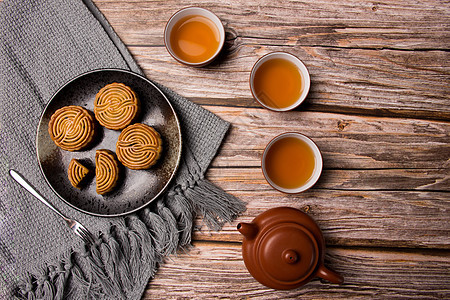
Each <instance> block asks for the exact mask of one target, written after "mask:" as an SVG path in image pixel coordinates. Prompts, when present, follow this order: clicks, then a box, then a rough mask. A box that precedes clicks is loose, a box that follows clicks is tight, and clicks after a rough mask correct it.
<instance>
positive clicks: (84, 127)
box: [48, 105, 95, 151]
mask: <svg viewBox="0 0 450 300" xmlns="http://www.w3.org/2000/svg"><path fill="white" fill-rule="evenodd" d="M48 133H49V134H50V138H51V139H52V141H53V142H54V143H55V144H56V146H58V147H60V148H61V149H63V150H66V151H78V150H82V149H84V148H86V147H87V146H88V145H89V144H90V143H91V142H92V140H93V139H94V135H95V123H94V118H93V117H92V115H91V113H90V112H89V111H88V110H86V109H84V108H83V107H81V106H75V105H70V106H64V107H62V108H60V109H58V110H57V111H55V112H54V113H53V115H52V116H51V118H50V122H49V123H48Z"/></svg>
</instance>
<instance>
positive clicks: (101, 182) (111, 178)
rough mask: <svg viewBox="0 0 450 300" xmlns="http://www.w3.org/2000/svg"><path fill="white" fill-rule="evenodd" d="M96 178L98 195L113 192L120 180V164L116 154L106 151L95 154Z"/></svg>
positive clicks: (102, 150)
mask: <svg viewBox="0 0 450 300" xmlns="http://www.w3.org/2000/svg"><path fill="white" fill-rule="evenodd" d="M95 178H96V186H97V194H100V195H104V194H106V193H109V192H111V191H112V190H113V189H114V188H115V186H116V184H117V180H119V163H118V162H117V159H116V156H115V155H114V152H112V151H110V150H106V149H101V150H97V151H96V152H95Z"/></svg>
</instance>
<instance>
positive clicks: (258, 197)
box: [194, 181, 450, 249]
mask: <svg viewBox="0 0 450 300" xmlns="http://www.w3.org/2000/svg"><path fill="white" fill-rule="evenodd" d="M246 182H247V181H244V182H243V183H241V184H242V185H245V184H246ZM216 183H217V184H219V185H221V183H220V181H218V182H216ZM230 193H231V194H233V195H235V196H236V197H238V198H239V199H241V200H243V201H245V202H247V211H246V212H245V213H244V214H243V215H242V216H241V217H239V218H238V219H237V220H236V221H234V222H233V223H232V224H226V225H225V226H224V227H223V229H222V230H221V231H220V232H214V231H209V230H208V228H207V227H206V226H205V225H204V224H203V222H202V221H201V220H197V224H198V226H199V227H200V230H199V231H195V233H194V238H195V239H197V240H215V241H231V242H240V241H241V240H242V236H241V235H240V233H239V232H238V231H237V230H236V225H237V223H238V222H251V221H252V220H253V218H254V217H255V216H257V215H259V214H260V213H262V212H264V211H266V210H267V209H270V208H273V207H279V206H289V207H295V208H298V209H300V210H302V211H305V212H307V213H308V214H309V215H310V216H311V217H313V218H314V219H315V220H316V222H317V223H318V224H319V226H320V227H321V229H322V231H323V233H324V236H325V239H326V241H327V243H328V244H330V245H337V246H371V247H372V246H373V247H411V248H414V247H422V248H442V249H450V227H449V225H448V224H450V213H449V210H450V198H449V193H448V192H429V191H423V192H422V191H421V192H419V191H417V192H409V191H336V190H326V189H310V190H308V191H305V192H303V193H300V194H298V195H287V194H283V193H281V192H278V191H275V190H261V191H260V190H257V191H230Z"/></svg>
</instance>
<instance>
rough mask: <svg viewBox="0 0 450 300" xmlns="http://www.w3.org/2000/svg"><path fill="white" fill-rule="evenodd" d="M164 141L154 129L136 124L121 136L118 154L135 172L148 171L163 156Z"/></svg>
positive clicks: (120, 159)
mask: <svg viewBox="0 0 450 300" xmlns="http://www.w3.org/2000/svg"><path fill="white" fill-rule="evenodd" d="M161 151H162V140H161V136H160V135H159V133H158V132H157V131H156V130H155V129H153V128H152V127H150V126H148V125H145V124H141V123H136V124H133V125H130V126H128V127H127V128H125V129H124V130H123V131H122V132H121V133H120V135H119V139H118V141H117V146H116V152H117V158H118V159H119V161H120V162H121V163H122V164H123V165H124V166H126V167H128V168H130V169H133V170H141V169H148V168H150V167H151V166H153V165H154V164H155V163H156V161H157V160H158V159H159V157H160V156H161Z"/></svg>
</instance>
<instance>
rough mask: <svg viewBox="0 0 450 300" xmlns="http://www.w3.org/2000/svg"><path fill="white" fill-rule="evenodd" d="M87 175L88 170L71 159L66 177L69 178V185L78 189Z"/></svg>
mask: <svg viewBox="0 0 450 300" xmlns="http://www.w3.org/2000/svg"><path fill="white" fill-rule="evenodd" d="M88 174H89V169H88V168H86V167H85V166H83V164H82V163H80V162H79V161H78V160H77V159H75V158H73V159H72V160H71V161H70V163H69V169H68V170H67V175H68V177H69V181H70V183H71V184H72V185H73V186H74V187H76V188H77V189H79V188H80V185H81V184H82V182H83V180H84V179H85V178H86V176H87V175H88Z"/></svg>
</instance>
